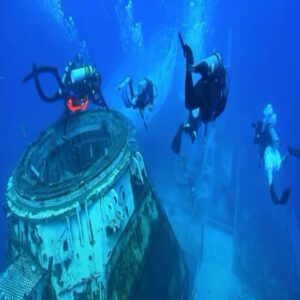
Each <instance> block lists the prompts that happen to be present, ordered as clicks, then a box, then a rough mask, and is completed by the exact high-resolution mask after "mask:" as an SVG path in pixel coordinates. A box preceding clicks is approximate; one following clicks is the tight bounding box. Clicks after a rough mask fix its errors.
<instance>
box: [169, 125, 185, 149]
mask: <svg viewBox="0 0 300 300" xmlns="http://www.w3.org/2000/svg"><path fill="white" fill-rule="evenodd" d="M182 133H183V128H182V125H181V126H180V127H179V128H178V131H177V133H176V135H175V136H174V138H173V141H172V144H171V148H172V150H173V152H174V153H175V154H179V153H180V150H181V138H182Z"/></svg>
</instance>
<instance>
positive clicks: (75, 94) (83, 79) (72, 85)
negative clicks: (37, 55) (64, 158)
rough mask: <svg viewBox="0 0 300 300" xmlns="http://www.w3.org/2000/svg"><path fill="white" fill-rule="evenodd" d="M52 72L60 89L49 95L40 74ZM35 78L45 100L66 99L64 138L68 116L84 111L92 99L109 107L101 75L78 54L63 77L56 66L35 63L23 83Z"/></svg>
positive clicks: (39, 91)
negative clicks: (42, 85)
mask: <svg viewBox="0 0 300 300" xmlns="http://www.w3.org/2000/svg"><path fill="white" fill-rule="evenodd" d="M41 73H51V74H52V75H53V76H54V77H55V79H56V81H57V83H58V86H59V89H58V90H57V91H56V92H55V94H54V95H52V96H47V95H46V94H45V93H44V91H43V89H42V87H41V84H40V81H39V74H41ZM30 79H34V81H35V85H36V88H37V91H38V94H39V96H40V97H41V98H42V99H43V100H44V101H45V102H55V101H60V100H64V102H65V111H64V113H63V115H62V118H61V122H62V123H63V138H65V134H66V129H67V124H68V118H69V116H70V115H71V114H73V113H77V112H80V111H84V110H85V109H86V108H87V106H88V104H89V102H90V100H92V101H93V102H94V103H95V104H96V105H98V106H101V107H104V108H105V109H107V110H108V109H109V108H108V106H107V103H106V101H105V99H104V97H103V95H102V91H101V76H100V74H99V73H98V72H97V71H96V69H95V68H93V67H92V66H91V65H88V64H84V62H83V59H82V56H81V55H77V56H76V58H75V60H74V61H73V62H70V63H69V64H68V65H67V66H66V68H65V72H64V74H63V77H62V78H61V77H60V76H59V74H58V70H57V68H55V67H40V68H37V67H36V65H35V64H34V65H33V70H32V72H31V73H30V74H29V75H27V76H26V77H25V78H24V79H23V83H25V82H27V81H28V80H30Z"/></svg>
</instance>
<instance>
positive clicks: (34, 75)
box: [22, 64, 65, 102]
mask: <svg viewBox="0 0 300 300" xmlns="http://www.w3.org/2000/svg"><path fill="white" fill-rule="evenodd" d="M40 73H51V74H53V75H54V77H55V79H56V81H57V83H58V85H59V87H60V90H58V91H57V92H56V93H55V94H54V95H53V96H52V97H49V96H47V95H46V94H45V93H44V91H43V89H42V86H41V84H40V81H39V78H38V75H39V74H40ZM32 78H33V79H34V82H35V85H36V88H37V91H38V94H39V96H40V97H41V98H42V99H43V100H44V101H46V102H54V101H58V100H61V99H62V98H64V95H63V91H64V89H65V85H64V84H63V82H62V80H61V78H60V76H59V74H58V71H57V68H55V67H40V68H37V67H36V65H35V64H33V68H32V72H31V73H30V74H29V75H27V76H26V77H25V78H24V79H23V81H22V82H23V83H26V82H27V81H28V80H30V79H32Z"/></svg>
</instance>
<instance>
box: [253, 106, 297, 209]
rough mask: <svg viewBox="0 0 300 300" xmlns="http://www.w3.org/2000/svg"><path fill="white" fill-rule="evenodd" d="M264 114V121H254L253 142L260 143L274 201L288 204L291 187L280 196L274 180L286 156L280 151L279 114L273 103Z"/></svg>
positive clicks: (261, 155)
mask: <svg viewBox="0 0 300 300" xmlns="http://www.w3.org/2000/svg"><path fill="white" fill-rule="evenodd" d="M263 115H264V118H263V121H258V122H256V123H252V127H253V128H254V129H255V137H254V140H253V143H254V144H257V145H259V154H260V157H261V158H262V160H263V162H264V166H265V171H266V173H267V178H268V183H269V189H270V195H271V199H272V201H273V203H274V204H286V203H287V201H288V199H289V196H290V194H291V190H290V189H289V188H286V189H284V191H283V193H282V196H281V197H280V198H279V197H278V196H277V194H276V191H275V187H274V182H273V173H274V172H278V171H279V170H280V168H281V166H282V163H283V162H284V160H285V159H286V156H283V157H282V156H281V155H280V153H279V151H278V147H279V137H278V135H277V132H276V130H275V128H274V127H275V124H276V122H277V115H276V114H275V113H274V111H273V107H272V105H271V104H268V105H267V106H266V107H265V109H264V111H263Z"/></svg>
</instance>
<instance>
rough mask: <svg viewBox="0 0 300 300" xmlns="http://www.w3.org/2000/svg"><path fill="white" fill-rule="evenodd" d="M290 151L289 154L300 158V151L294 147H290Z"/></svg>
mask: <svg viewBox="0 0 300 300" xmlns="http://www.w3.org/2000/svg"><path fill="white" fill-rule="evenodd" d="M288 151H289V154H291V155H293V156H295V157H298V158H300V149H297V148H293V147H288Z"/></svg>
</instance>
